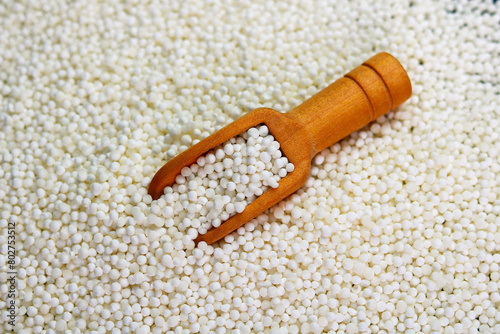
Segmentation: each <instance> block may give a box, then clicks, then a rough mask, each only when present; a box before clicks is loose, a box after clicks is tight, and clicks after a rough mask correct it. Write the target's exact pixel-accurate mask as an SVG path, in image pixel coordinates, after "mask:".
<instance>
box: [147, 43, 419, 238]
mask: <svg viewBox="0 0 500 334" xmlns="http://www.w3.org/2000/svg"><path fill="white" fill-rule="evenodd" d="M410 96H411V83H410V79H409V78H408V75H407V73H406V71H405V70H404V68H403V66H401V64H400V63H399V62H398V61H397V60H396V58H394V57H393V56H391V55H390V54H388V53H385V52H382V53H379V54H377V55H375V56H374V57H372V58H370V59H368V60H367V61H366V62H364V63H363V65H360V66H358V67H356V68H355V69H354V70H352V71H351V72H349V73H347V74H346V75H345V76H344V77H343V78H340V79H339V80H337V81H335V82H334V83H332V84H331V85H330V86H328V87H326V88H325V89H323V90H322V91H320V92H319V93H317V94H316V95H314V96H312V97H311V98H310V99H308V100H307V101H305V102H304V103H302V104H301V105H299V106H297V107H296V108H295V109H293V110H291V111H290V112H288V113H285V114H282V113H280V112H278V111H276V110H273V109H269V108H258V109H255V110H253V111H251V112H249V113H248V114H246V115H244V116H243V117H241V118H240V119H238V120H236V121H234V122H233V123H231V124H229V125H227V126H226V127H224V128H222V129H220V130H219V131H217V132H216V133H214V134H213V135H211V136H209V137H208V138H206V139H204V140H202V141H200V142H199V143H198V144H196V145H194V146H193V147H191V148H189V149H188V150H186V151H184V152H183V153H181V154H179V155H178V156H176V157H175V158H174V159H172V160H171V161H169V162H168V163H167V164H165V165H164V166H163V167H162V168H161V169H160V170H159V171H158V172H157V173H156V175H155V176H154V177H153V180H152V181H151V184H150V186H149V194H150V195H151V197H152V198H153V199H158V198H159V197H160V196H161V195H162V194H163V189H164V188H165V187H166V186H170V185H172V184H173V183H174V182H175V177H176V176H177V175H178V174H179V173H180V172H181V169H182V168H183V167H185V166H190V165H191V164H193V163H194V162H196V160H197V159H198V157H199V156H201V155H204V154H205V153H207V152H208V151H209V150H210V149H212V148H213V147H215V146H217V145H220V144H222V143H223V142H225V141H226V140H229V139H230V138H232V137H235V136H237V135H239V134H241V133H242V132H244V131H246V130H248V129H249V128H251V127H254V126H256V125H259V124H265V125H266V126H267V127H268V128H269V131H270V133H271V134H272V135H273V136H274V138H275V139H276V140H277V141H278V142H279V143H280V145H281V151H282V152H283V154H284V156H286V157H287V158H288V160H289V161H290V162H291V163H293V164H294V165H295V170H294V171H293V172H291V173H289V174H288V175H287V176H286V177H284V178H283V179H281V181H280V182H279V186H278V188H275V189H272V188H271V189H269V190H267V191H266V192H264V193H263V194H262V195H261V196H259V197H258V198H257V199H256V200H255V201H254V202H252V203H251V204H249V205H248V206H247V207H246V208H245V210H244V211H243V212H241V213H238V214H236V215H234V216H232V217H231V218H229V219H228V220H227V221H225V222H224V223H223V224H222V225H221V226H219V227H218V228H215V229H211V230H210V231H208V232H207V233H206V234H204V235H200V236H199V237H198V238H197V239H196V240H195V242H196V244H198V243H199V242H201V241H205V242H206V243H207V244H211V243H214V242H216V241H217V240H219V239H221V238H223V237H224V236H226V235H228V234H229V233H231V232H233V231H234V230H236V229H237V228H238V227H240V226H242V225H243V224H245V223H246V222H248V221H249V220H251V219H252V218H255V217H256V216H258V215H259V214H260V213H262V212H263V211H265V210H267V209H268V208H270V207H271V206H273V205H274V204H276V203H278V202H279V201H281V200H282V199H284V198H286V197H287V196H289V195H291V194H293V193H294V192H295V191H296V190H298V189H299V188H301V187H302V186H303V185H304V184H305V182H306V180H307V178H308V177H309V172H310V168H311V159H312V158H313V157H314V156H315V155H316V154H317V153H318V152H321V151H322V150H323V149H325V148H327V147H329V146H331V145H332V144H334V143H336V142H337V141H339V140H340V139H342V138H344V137H346V136H348V135H349V134H351V133H352V132H354V131H356V130H359V129H361V128H362V127H364V126H365V125H366V124H368V123H370V122H371V121H373V120H375V119H376V118H378V117H379V116H382V115H384V114H385V113H386V112H388V111H389V110H392V109H394V108H396V107H397V106H399V105H400V104H402V103H403V102H404V101H406V100H407V99H408V98H409V97H410Z"/></svg>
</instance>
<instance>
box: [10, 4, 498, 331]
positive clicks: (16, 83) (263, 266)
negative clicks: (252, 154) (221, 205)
mask: <svg viewBox="0 0 500 334" xmlns="http://www.w3.org/2000/svg"><path fill="white" fill-rule="evenodd" d="M499 21H500V2H494V1H490V0H484V1H465V0H460V1H458V0H457V1H455V0H443V1H431V0H412V1H408V0H381V1H373V2H367V1H347V0H338V1H326V0H325V1H323V0H317V1H310V0H309V1H307V0H305V1H296V0H291V1H285V2H274V1H267V0H251V1H250V0H241V1H221V0H210V1H195V0H187V1H168V2H160V1H156V0H151V1H136V0H129V1H123V2H121V1H97V0H75V1H64V0H61V1H54V0H47V1H29V0H20V1H14V0H5V1H2V2H1V3H0V126H1V131H0V164H1V168H0V206H1V210H0V226H1V236H0V254H1V255H0V268H1V270H0V282H1V283H2V284H1V286H0V297H1V298H0V319H1V320H0V326H1V330H0V332H16V333H164V332H166V333H182V334H184V333H395V332H405V333H474V332H483V333H500V311H499V310H500V293H499V284H500V269H499V263H500V138H499V133H500V131H499V128H500V79H499V78H500V76H499V73H500V26H499ZM380 51H387V52H389V53H391V54H393V55H394V56H395V57H396V58H397V59H399V60H400V61H401V63H402V64H403V65H404V66H405V67H406V69H407V70H408V73H409V76H410V78H411V80H412V84H413V96H412V98H411V99H410V100H409V101H407V102H406V103H405V104H404V105H403V106H401V107H400V108H398V109H397V110H395V111H392V112H390V113H388V114H387V115H385V116H383V117H380V118H379V119H377V120H376V121H375V122H373V123H372V124H369V125H368V126H366V127H365V128H363V129H361V130H359V131H357V132H356V133H353V134H352V135H350V136H349V137H347V138H345V139H344V140H342V141H341V142H339V143H337V144H335V145H333V146H331V147H330V148H328V149H325V150H324V151H323V152H321V153H320V154H318V155H317V156H316V157H315V158H314V160H313V166H312V170H311V176H310V178H309V180H308V181H307V183H306V185H305V186H304V187H303V188H302V189H301V190H299V191H298V192H297V193H296V194H294V195H292V196H290V197H289V198H287V199H285V200H284V201H282V202H281V203H279V204H277V205H276V206H274V207H273V208H272V209H270V210H268V211H266V212H265V213H264V214H262V215H260V216H258V217H257V218H256V219H254V220H252V221H250V222H249V223H247V224H246V225H245V226H244V227H242V228H239V229H238V230H237V231H236V232H234V233H232V234H231V235H229V236H227V237H226V238H225V240H223V241H220V242H218V243H216V244H214V245H211V246H207V245H206V244H204V243H200V245H199V247H196V248H194V245H193V241H192V238H191V236H190V234H189V233H188V231H189V229H188V230H185V229H184V225H183V223H182V221H181V222H179V223H174V224H172V223H171V221H169V218H167V217H164V215H163V213H162V212H163V210H168V209H165V208H166V207H168V205H167V198H168V197H169V196H168V191H167V194H166V195H164V196H162V197H161V198H160V199H159V200H157V201H152V200H151V197H150V196H148V195H147V187H148V185H149V183H150V181H151V178H152V176H153V175H154V173H155V172H156V171H157V170H158V169H159V168H160V167H161V166H162V165H163V164H164V163H165V162H166V161H168V160H169V159H171V158H173V157H174V156H176V155H177V154H179V153H180V152H182V151H184V150H186V149H187V148H188V147H190V146H192V145H194V144H196V143H197V142H199V141H200V140H202V139H203V138H206V137H207V136H208V135H210V134H212V133H214V132H215V131H216V130H217V129H220V128H221V127H222V126H224V125H226V124H229V123H230V122H232V121H233V120H235V119H237V118H238V117H240V116H241V115H243V114H245V113H247V112H248V111H250V110H252V109H254V108H256V107H259V106H263V107H269V108H274V109H276V110H278V111H281V112H286V111H289V110H291V109H292V108H293V107H294V106H296V105H298V104H299V103H300V102H301V101H304V100H305V99H307V98H308V97H310V96H311V95H312V94H314V93H315V92H317V91H318V90H320V89H322V88H324V87H326V85H328V84H329V83H331V82H333V81H334V80H336V79H338V78H339V77H341V76H342V75H343V74H345V73H347V72H348V71H350V70H351V69H353V68H354V67H356V66H357V65H359V64H360V63H362V62H363V61H364V60H366V59H368V58H369V57H371V56H373V55H374V54H375V53H377V52H380ZM263 147H264V146H263ZM262 149H263V151H262V152H268V153H269V152H270V151H269V150H270V148H269V147H268V148H265V149H264V148H262ZM234 160H236V159H234ZM234 163H235V162H234V161H233V164H234ZM255 167H256V165H255ZM266 168H267V166H266ZM266 170H267V169H266ZM271 173H273V174H276V173H274V172H273V171H271ZM233 175H234V174H233ZM278 175H279V172H278ZM242 177H243V176H241V177H240V181H241V178H242ZM203 180H205V178H203ZM228 180H229V179H228ZM202 182H207V181H202ZM208 182H210V181H208ZM233 182H234V183H235V185H236V187H238V186H239V185H240V184H241V183H239V182H236V181H233ZM271 182H273V181H271ZM269 185H270V186H271V187H272V184H271V183H269ZM228 186H229V181H228ZM231 187H232V185H231ZM235 191H236V193H238V194H236V195H235V196H234V197H233V196H230V200H231V201H240V202H242V201H243V200H239V199H240V198H241V195H239V194H240V193H241V191H238V190H235ZM243 195H245V193H244V192H243ZM254 195H255V196H256V195H257V193H254ZM188 196H189V195H188ZM228 196H229V195H228ZM238 196H240V197H238ZM223 201H224V200H223ZM235 203H236V202H235ZM181 204H182V203H181ZM228 204H229V203H227V205H228ZM174 205H177V204H174ZM234 206H235V208H234V210H237V209H236V204H234ZM240 209H241V208H238V210H240ZM224 210H226V214H227V215H228V214H229V211H231V210H229V211H228V210H227V208H226V209H224ZM221 216H222V214H221ZM221 216H219V217H218V219H221ZM172 219H173V218H172ZM216 219H217V218H216ZM174 221H175V220H174ZM9 223H11V224H14V223H15V225H16V229H15V236H16V238H15V241H16V248H17V254H16V265H15V270H16V272H17V276H16V280H17V281H16V296H15V298H13V299H12V298H11V299H9V297H8V291H9V284H8V283H6V282H7V278H10V276H8V275H7V266H6V264H7V259H8V257H7V254H8V249H7V241H8V237H7V234H8V231H9V230H8V224H9ZM192 224H193V222H191V226H193V225H192ZM196 224H197V223H195V226H196ZM216 224H217V223H216ZM212 225H213V222H212ZM200 226H201V222H200ZM10 300H15V303H16V304H15V305H16V308H15V317H14V318H15V321H14V320H12V318H11V317H10V315H11V313H10V311H8V308H7V303H8V302H9V303H10ZM11 321H12V322H11ZM11 324H14V327H12V325H11Z"/></svg>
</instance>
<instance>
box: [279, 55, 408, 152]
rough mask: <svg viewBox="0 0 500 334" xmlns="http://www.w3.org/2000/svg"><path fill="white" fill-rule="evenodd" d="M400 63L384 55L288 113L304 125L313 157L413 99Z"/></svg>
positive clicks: (373, 58)
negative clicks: (410, 98)
mask: <svg viewBox="0 0 500 334" xmlns="http://www.w3.org/2000/svg"><path fill="white" fill-rule="evenodd" d="M411 91H412V88H411V82H410V78H409V77H408V74H407V73H406V71H405V69H404V68H403V66H402V65H401V64H400V63H399V61H398V60H397V59H396V58H394V57H393V56H392V55H390V54H388V53H386V52H382V53H379V54H377V55H375V56H373V57H372V58H370V59H368V60H367V61H365V62H364V63H363V64H362V65H360V66H358V67H356V68H355V69H354V70H352V71H351V72H349V73H347V74H346V75H345V76H344V77H342V78H340V79H339V80H337V81H335V82H334V83H332V84H331V85H329V86H328V87H326V88H325V89H323V90H321V91H320V92H318V93H317V94H315V95H314V96H312V97H311V98H309V99H308V100H306V101H304V102H303V103H302V104H300V105H299V106H297V107H296V108H294V109H293V110H291V111H290V112H288V113H287V114H286V116H287V117H289V118H291V119H292V120H295V121H296V122H298V123H301V124H302V125H303V130H304V133H305V134H306V135H308V137H309V138H308V140H309V146H310V151H311V157H313V156H314V155H316V153H318V152H320V151H322V150H323V149H325V148H327V147H329V146H331V145H332V144H334V143H336V142H337V141H339V140H340V139H342V138H344V137H346V136H348V135H350V134H351V133H353V132H354V131H356V130H359V129H361V128H362V127H363V126H365V125H366V124H368V123H370V122H371V121H373V120H375V119H376V118H378V117H380V116H382V115H384V114H385V113H387V112H388V111H390V110H392V109H394V108H396V107H397V106H399V105H400V104H402V103H403V102H404V101H406V100H407V99H408V98H409V97H410V96H411Z"/></svg>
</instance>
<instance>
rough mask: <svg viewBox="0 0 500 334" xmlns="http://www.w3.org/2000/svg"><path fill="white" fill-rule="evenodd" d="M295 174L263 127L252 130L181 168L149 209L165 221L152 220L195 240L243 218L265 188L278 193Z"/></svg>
mask: <svg viewBox="0 0 500 334" xmlns="http://www.w3.org/2000/svg"><path fill="white" fill-rule="evenodd" d="M294 168H295V166H294V165H293V164H292V163H290V162H288V159H287V158H286V157H284V156H283V154H282V152H281V150H280V143H279V142H277V141H276V140H275V139H274V137H273V136H272V134H270V133H269V129H268V128H267V126H265V125H261V126H259V127H252V128H250V129H249V130H247V131H245V132H244V133H243V134H241V135H239V136H237V137H234V138H231V139H230V140H228V141H226V142H225V143H223V144H221V145H219V146H217V147H215V148H214V149H213V150H212V151H211V152H209V153H208V154H206V155H204V156H201V157H199V158H198V160H197V161H196V163H194V164H192V165H191V166H189V167H184V168H182V170H181V173H180V174H179V175H177V177H176V179H175V184H174V185H173V186H171V187H166V188H165V191H164V193H165V196H164V197H163V198H162V199H160V200H159V201H157V202H156V203H155V204H153V207H152V211H153V213H155V214H158V212H160V211H161V216H162V217H164V218H166V219H167V220H166V221H165V219H160V218H158V217H155V219H156V220H157V223H156V225H158V226H165V227H172V226H179V230H180V231H181V232H182V231H187V235H188V236H189V237H190V238H191V239H192V240H194V239H196V237H197V236H198V234H205V233H207V231H208V230H210V229H211V228H212V227H214V228H217V227H219V226H220V225H221V224H222V223H223V222H224V221H226V220H227V219H229V218H230V217H232V216H234V215H235V214H236V213H240V212H243V211H244V210H245V208H246V206H247V205H248V204H250V203H252V202H253V201H254V200H255V199H256V198H257V197H259V196H260V195H262V194H263V193H264V192H265V191H266V190H268V189H269V188H278V186H279V184H278V182H279V181H280V180H281V179H282V178H283V177H285V176H286V175H287V174H288V173H289V172H292V171H293V170H294ZM141 199H142V197H141ZM139 200H140V199H138V201H139ZM138 212H139V211H138ZM185 240H186V241H185V242H184V243H185V244H186V246H187V247H192V245H193V244H192V243H190V242H189V240H188V239H185ZM177 242H178V243H179V242H181V241H177ZM180 245H182V242H181V243H180V244H179V247H180ZM174 246H175V244H174Z"/></svg>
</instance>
